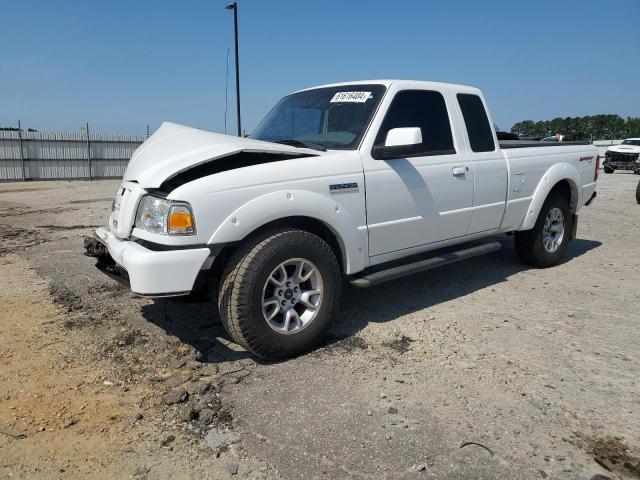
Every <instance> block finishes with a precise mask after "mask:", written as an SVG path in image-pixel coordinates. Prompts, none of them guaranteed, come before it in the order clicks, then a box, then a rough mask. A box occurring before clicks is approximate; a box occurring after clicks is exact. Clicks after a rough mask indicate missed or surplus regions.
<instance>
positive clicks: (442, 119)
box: [375, 90, 455, 156]
mask: <svg viewBox="0 0 640 480" xmlns="http://www.w3.org/2000/svg"><path fill="white" fill-rule="evenodd" d="M404 127H419V128H420V130H421V131H422V143H421V144H420V145H416V148H415V151H414V152H413V153H412V154H411V155H410V156H421V155H444V154H451V153H455V149H454V147H453V137H452V135H451V124H450V123H449V116H448V115H447V106H446V104H445V101H444V97H443V96H442V94H441V93H440V92H434V91H430V90H403V91H401V92H398V93H397V94H396V96H395V97H394V98H393V101H392V102H391V105H390V106H389V110H388V111H387V115H386V116H385V117H384V120H383V121H382V125H381V126H380V130H379V131H378V135H377V137H376V142H375V145H384V142H385V140H386V138H387V133H388V132H389V130H391V129H393V128H404Z"/></svg>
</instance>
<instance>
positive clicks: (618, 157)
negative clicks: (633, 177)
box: [605, 152, 638, 163]
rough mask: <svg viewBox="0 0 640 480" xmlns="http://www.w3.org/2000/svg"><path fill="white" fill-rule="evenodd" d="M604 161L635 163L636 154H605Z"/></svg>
mask: <svg viewBox="0 0 640 480" xmlns="http://www.w3.org/2000/svg"><path fill="white" fill-rule="evenodd" d="M605 156H606V159H607V160H608V161H610V162H623V163H626V162H635V161H636V160H637V159H638V154H637V153H624V152H607V153H606V154H605Z"/></svg>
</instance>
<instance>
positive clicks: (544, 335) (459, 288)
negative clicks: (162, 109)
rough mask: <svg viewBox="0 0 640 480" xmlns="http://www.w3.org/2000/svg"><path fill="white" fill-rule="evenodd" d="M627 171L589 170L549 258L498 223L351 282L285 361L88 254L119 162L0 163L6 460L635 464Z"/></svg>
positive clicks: (13, 473)
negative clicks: (98, 172) (90, 173)
mask: <svg viewBox="0 0 640 480" xmlns="http://www.w3.org/2000/svg"><path fill="white" fill-rule="evenodd" d="M637 181H638V177H637V176H634V175H631V174H624V173H616V174H613V175H603V176H601V181H600V184H599V187H598V193H599V195H598V198H597V199H596V201H595V202H594V204H593V205H592V206H591V207H588V208H586V209H584V210H583V212H582V214H581V215H580V223H579V229H578V240H576V241H575V242H574V243H573V244H572V245H571V247H570V249H569V255H568V258H567V261H566V262H564V263H563V264H562V265H560V266H558V267H555V268H552V269H547V270H535V269H529V268H527V267H525V266H523V265H522V264H520V263H519V262H518V260H517V258H516V256H515V252H514V249H513V247H512V240H511V238H509V237H506V236H501V237H499V240H500V241H501V242H502V243H503V249H502V250H501V251H499V252H495V253H492V254H489V255H486V256H484V257H479V258H475V259H472V260H469V261H466V262H464V263H459V264H456V265H452V266H449V267H443V268H440V269H437V270H432V271H430V272H425V273H423V274H419V275H416V276H413V277H410V278H406V279H403V280H398V281H394V282H390V283H387V284H384V285H381V286H378V287H372V288H370V289H367V290H357V289H353V288H350V287H348V286H345V289H346V290H345V295H344V303H343V308H342V310H341V314H340V317H339V318H338V319H337V321H336V323H335V325H334V327H333V329H332V332H331V336H330V338H329V339H328V341H327V343H326V345H325V346H324V347H322V348H320V349H318V350H316V351H315V352H312V353H310V354H308V355H305V356H302V357H299V358H296V359H293V360H290V361H287V362H280V363H265V362H257V361H256V360H255V359H253V358H252V357H251V356H249V355H247V354H246V353H245V352H244V351H243V350H242V349H241V348H239V347H237V346H236V345H234V344H232V343H230V342H229V341H228V339H227V337H226V335H225V333H224V330H223V329H222V327H221V325H220V323H219V321H218V319H217V316H216V315H215V314H214V313H213V308H211V307H210V306H209V305H207V304H185V303H179V302H175V301H169V300H149V299H142V298H138V297H136V296H134V295H132V294H131V293H130V292H129V291H127V290H126V289H125V288H123V287H121V286H119V285H118V284H116V283H115V282H113V281H111V280H110V279H108V278H106V277H104V276H103V275H102V274H100V273H99V272H98V271H97V270H96V269H95V268H94V267H93V261H92V259H89V258H87V257H84V256H83V255H82V237H83V236H84V235H87V234H89V233H90V232H91V230H92V229H93V228H94V227H95V226H99V225H102V224H103V223H104V221H105V218H106V212H107V211H108V208H109V205H110V200H111V197H112V195H113V193H114V192H115V190H116V188H117V186H118V182H115V181H96V182H37V183H14V184H0V312H1V313H0V318H1V321H0V365H1V368H0V478H149V479H153V478H178V479H180V478H183V479H188V478H191V479H193V480H196V479H201V478H213V479H217V478H255V479H260V478H262V479H275V478H287V479H299V478H300V479H307V478H322V479H329V478H331V479H333V478H335V479H344V478H356V479H357V478H407V479H414V478H416V479H417V478H443V477H446V478H504V479H507V478H509V479H511V478H562V479H565V478H566V479H590V478H592V477H593V476H594V475H597V474H601V475H605V476H606V477H609V478H640V413H639V411H640V409H639V406H640V405H639V404H640V395H639V394H640V385H639V380H640V368H639V367H640V349H639V348H638V345H639V343H640V325H639V323H640V310H639V308H638V305H639V304H640V289H639V287H640V241H639V240H640V205H637V204H636V202H635V187H636V184H637ZM606 477H600V478H606ZM596 478H598V477H596Z"/></svg>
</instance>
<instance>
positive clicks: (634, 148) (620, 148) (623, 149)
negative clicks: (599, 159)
mask: <svg viewBox="0 0 640 480" xmlns="http://www.w3.org/2000/svg"><path fill="white" fill-rule="evenodd" d="M608 151H609V152H618V153H640V146H638V145H614V146H613V147H609V150H608Z"/></svg>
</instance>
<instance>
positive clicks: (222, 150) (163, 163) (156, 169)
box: [123, 122, 318, 188]
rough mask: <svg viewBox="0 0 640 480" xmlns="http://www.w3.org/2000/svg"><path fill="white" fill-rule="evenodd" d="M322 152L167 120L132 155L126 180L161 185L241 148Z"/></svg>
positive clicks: (241, 149) (283, 151)
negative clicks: (206, 129) (193, 168)
mask: <svg viewBox="0 0 640 480" xmlns="http://www.w3.org/2000/svg"><path fill="white" fill-rule="evenodd" d="M241 151H244V152H266V153H280V154H304V155H309V154H312V155H318V152H317V151H314V150H308V149H300V148H296V147H291V146H288V145H279V144H277V143H270V142H263V141H259V140H251V139H248V138H241V137H235V136H231V135H223V134H220V133H212V132H206V131H204V130H199V129H197V128H191V127H187V126H184V125H178V124H176V123H171V122H164V123H163V124H162V125H161V126H160V128H159V129H158V130H156V131H155V133H154V134H153V135H151V136H150V137H149V138H148V139H147V141H146V142H144V143H143V144H142V145H140V146H139V147H138V149H137V150H136V151H135V152H134V153H133V155H132V156H131V160H130V161H129V165H128V167H127V171H126V172H125V173H124V177H123V180H125V181H135V182H137V183H138V184H139V185H140V186H142V187H144V188H158V187H160V185H161V184H162V182H164V181H165V180H167V179H169V178H171V177H174V176H175V175H177V174H178V173H180V172H183V171H184V170H187V169H189V168H192V167H194V166H196V165H200V164H202V163H205V162H207V161H210V160H213V159H217V158H223V157H228V156H229V155H233V154H235V153H238V152H241Z"/></svg>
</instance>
